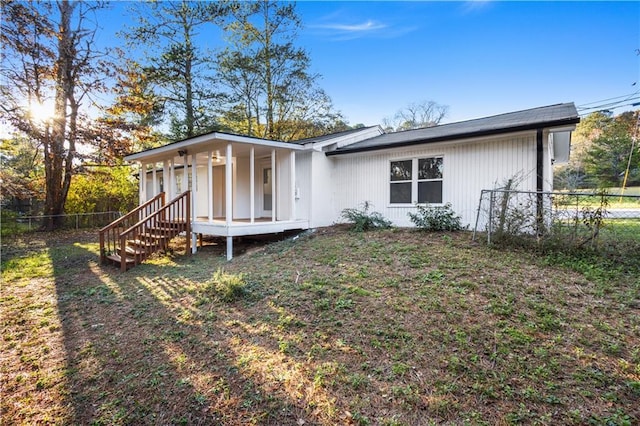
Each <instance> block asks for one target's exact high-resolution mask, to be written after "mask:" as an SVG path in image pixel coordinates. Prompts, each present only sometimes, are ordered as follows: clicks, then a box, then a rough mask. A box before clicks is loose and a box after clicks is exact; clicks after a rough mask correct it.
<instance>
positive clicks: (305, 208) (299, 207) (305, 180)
mask: <svg viewBox="0 0 640 426" xmlns="http://www.w3.org/2000/svg"><path fill="white" fill-rule="evenodd" d="M311 156H312V153H311V152H310V151H306V152H296V216H297V218H298V219H306V220H309V219H310V212H311V196H312V194H311Z"/></svg>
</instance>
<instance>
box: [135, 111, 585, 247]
mask: <svg viewBox="0 0 640 426" xmlns="http://www.w3.org/2000/svg"><path fill="white" fill-rule="evenodd" d="M578 122H579V117H578V113H577V111H576V108H575V106H574V104H573V103H564V104H557V105H550V106H545V107H539V108H533V109H528V110H524V111H517V112H511V113H506V114H501V115H495V116H491V117H486V118H479V119H475V120H468V121H462V122H457V123H451V124H444V125H439V126H435V127H429V128H424V129H418V130H408V131H404V132H397V133H385V132H384V131H383V130H382V128H380V127H379V126H373V127H366V128H361V129H354V130H349V131H345V132H341V133H336V134H332V135H326V136H321V137H316V138H311V139H306V140H302V141H298V142H296V143H284V142H277V141H269V140H264V139H259V138H252V137H246V136H238V135H231V134H225V133H218V132H216V133H210V134H205V135H201V136H197V137H193V138H190V139H186V140H182V141H178V142H174V143H171V144H168V145H165V146H163V147H160V148H154V149H150V150H147V151H143V152H138V153H135V154H131V155H128V156H126V157H125V160H127V161H129V162H136V163H138V164H139V165H140V168H141V171H142V173H141V176H145V178H141V179H140V202H141V204H142V203H144V202H146V201H147V200H150V199H152V198H153V197H154V196H156V195H158V194H160V193H163V192H164V193H166V194H167V196H168V198H169V199H172V198H174V197H175V196H177V195H178V194H181V193H183V192H185V191H186V190H191V195H192V197H191V201H190V202H191V206H190V207H191V208H190V218H189V220H190V223H191V230H190V232H191V233H192V235H193V243H194V244H193V250H194V251H195V235H197V234H205V235H214V236H222V237H226V238H227V258H228V259H231V256H232V249H233V248H232V245H233V237H237V236H243V235H258V234H268V233H276V232H282V231H286V230H292V229H307V228H315V227H321V226H328V225H331V224H333V223H335V222H337V221H339V218H340V213H341V212H342V210H343V209H345V208H353V207H357V206H358V205H359V204H361V203H363V202H364V201H368V202H370V203H372V204H373V206H374V209H375V210H376V211H378V212H380V213H382V215H383V216H385V217H386V218H388V219H390V220H391V221H392V222H393V223H394V224H395V225H397V226H411V225H412V224H411V222H410V221H409V218H408V215H407V213H409V212H412V211H414V210H415V208H416V207H415V204H416V203H431V204H435V205H440V204H445V203H451V205H452V208H453V210H454V211H455V212H456V213H457V214H458V215H460V216H461V217H462V222H463V223H466V224H472V223H473V222H474V221H475V213H476V209H477V206H478V198H479V196H480V192H481V190H482V189H490V188H495V187H496V186H500V185H501V184H502V183H503V182H505V181H506V180H507V179H509V178H512V177H515V176H518V177H519V181H520V186H519V189H522V190H528V191H550V190H552V189H553V188H552V186H553V168H552V165H553V164H554V162H559V161H567V160H568V155H569V149H570V139H571V131H572V130H574V129H575V125H576V124H577V123H578Z"/></svg>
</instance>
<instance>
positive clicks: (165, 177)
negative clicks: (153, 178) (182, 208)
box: [162, 160, 173, 200]
mask: <svg viewBox="0 0 640 426" xmlns="http://www.w3.org/2000/svg"><path fill="white" fill-rule="evenodd" d="M169 182H171V179H170V178H169V160H164V161H163V162H162V191H163V192H164V193H165V196H166V197H167V200H171V199H172V198H173V197H172V196H171V192H170V191H169V189H168V188H167V184H169Z"/></svg>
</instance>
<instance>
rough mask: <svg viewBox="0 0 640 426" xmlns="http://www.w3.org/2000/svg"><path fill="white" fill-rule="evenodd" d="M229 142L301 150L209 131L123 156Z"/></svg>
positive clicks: (142, 156) (135, 158)
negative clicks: (208, 143) (208, 132)
mask: <svg viewBox="0 0 640 426" xmlns="http://www.w3.org/2000/svg"><path fill="white" fill-rule="evenodd" d="M223 141H227V142H231V143H243V144H253V145H259V146H268V147H272V148H284V149H290V150H296V151H298V150H303V149H304V148H303V146H301V145H297V144H293V143H288V142H279V141H269V140H266V139H258V138H252V137H248V136H239V135H231V134H227V133H218V132H215V133H210V134H206V135H201V136H196V137H194V138H191V139H186V140H182V141H179V142H173V143H170V144H167V145H164V146H161V147H158V148H152V149H148V150H145V151H141V152H137V153H134V154H129V155H127V156H125V157H124V160H125V161H140V160H143V159H145V158H148V157H155V156H159V155H163V154H168V153H171V152H177V151H178V150H180V149H182V148H187V147H189V146H192V145H197V144H203V143H207V142H223Z"/></svg>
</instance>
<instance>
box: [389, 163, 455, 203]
mask: <svg viewBox="0 0 640 426" xmlns="http://www.w3.org/2000/svg"><path fill="white" fill-rule="evenodd" d="M443 165H444V162H443V158H442V157H429V158H414V159H411V160H401V161H392V162H391V168H390V183H389V201H390V203H391V204H411V203H442V170H443Z"/></svg>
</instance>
